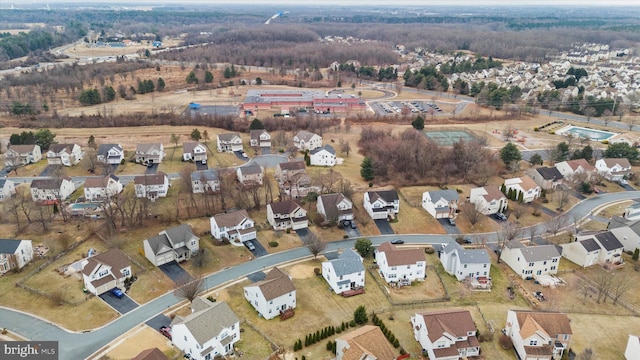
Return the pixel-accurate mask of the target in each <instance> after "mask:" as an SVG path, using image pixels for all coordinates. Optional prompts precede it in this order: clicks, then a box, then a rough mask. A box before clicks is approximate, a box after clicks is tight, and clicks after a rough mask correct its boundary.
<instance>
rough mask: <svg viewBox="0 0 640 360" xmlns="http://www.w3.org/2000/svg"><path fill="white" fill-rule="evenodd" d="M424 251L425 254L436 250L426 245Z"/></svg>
mask: <svg viewBox="0 0 640 360" xmlns="http://www.w3.org/2000/svg"><path fill="white" fill-rule="evenodd" d="M424 252H425V253H427V254H433V253H435V252H436V250H435V249H434V248H432V247H428V248H424Z"/></svg>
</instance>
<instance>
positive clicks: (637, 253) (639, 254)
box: [631, 248, 640, 261]
mask: <svg viewBox="0 0 640 360" xmlns="http://www.w3.org/2000/svg"><path fill="white" fill-rule="evenodd" d="M638 258H640V249H638V248H636V249H635V250H634V252H633V256H632V257H631V259H633V261H638Z"/></svg>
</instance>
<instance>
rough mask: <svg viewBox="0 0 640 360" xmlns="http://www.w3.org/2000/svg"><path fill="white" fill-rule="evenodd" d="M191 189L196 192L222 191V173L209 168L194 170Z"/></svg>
mask: <svg viewBox="0 0 640 360" xmlns="http://www.w3.org/2000/svg"><path fill="white" fill-rule="evenodd" d="M191 189H192V191H193V193H194V194H203V193H215V192H217V191H220V174H219V173H218V170H216V169H207V170H201V171H194V172H192V173H191Z"/></svg>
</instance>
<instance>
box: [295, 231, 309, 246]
mask: <svg viewBox="0 0 640 360" xmlns="http://www.w3.org/2000/svg"><path fill="white" fill-rule="evenodd" d="M295 232H296V234H298V237H299V238H300V240H302V243H303V244H305V245H307V239H308V238H309V236H310V235H311V231H310V230H309V228H304V229H298V230H295Z"/></svg>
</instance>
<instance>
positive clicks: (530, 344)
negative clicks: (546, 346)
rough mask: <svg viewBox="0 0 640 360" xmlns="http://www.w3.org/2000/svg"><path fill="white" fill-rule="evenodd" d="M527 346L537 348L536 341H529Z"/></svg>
mask: <svg viewBox="0 0 640 360" xmlns="http://www.w3.org/2000/svg"><path fill="white" fill-rule="evenodd" d="M529 346H538V340H530V341H529Z"/></svg>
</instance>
